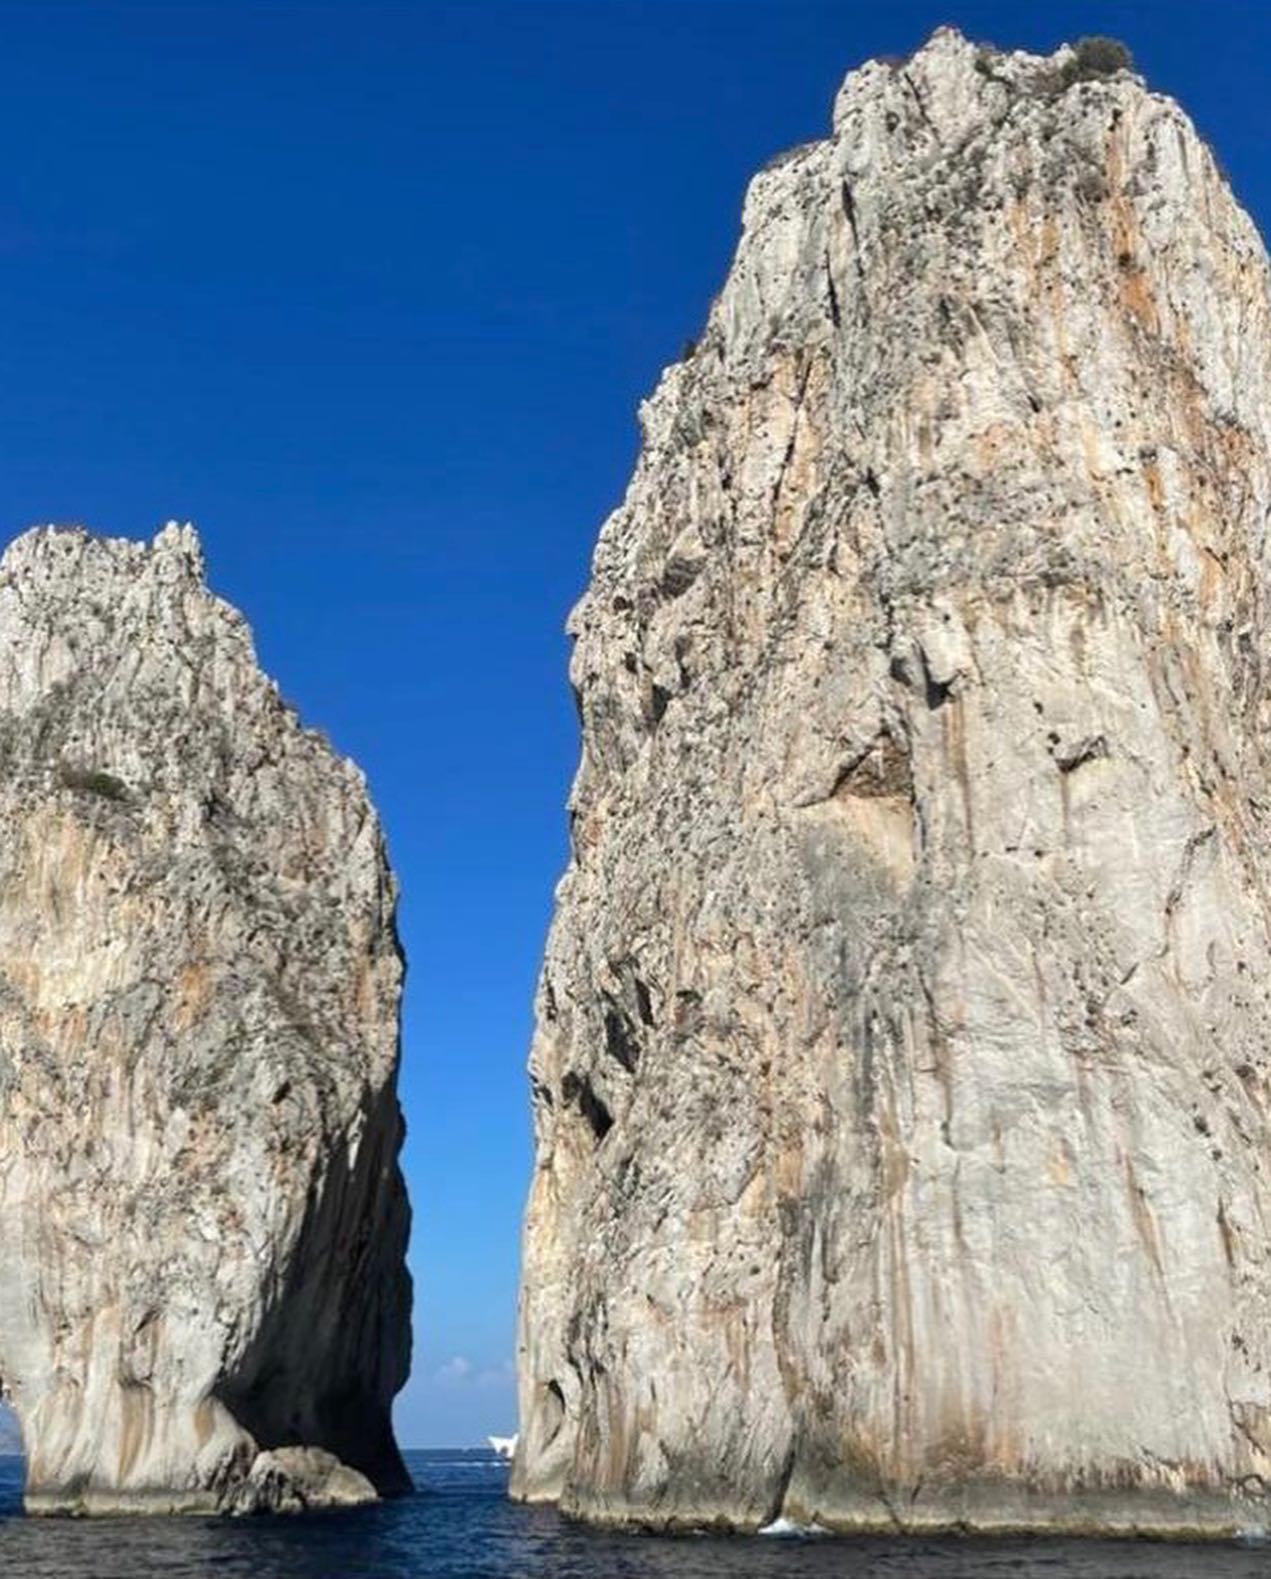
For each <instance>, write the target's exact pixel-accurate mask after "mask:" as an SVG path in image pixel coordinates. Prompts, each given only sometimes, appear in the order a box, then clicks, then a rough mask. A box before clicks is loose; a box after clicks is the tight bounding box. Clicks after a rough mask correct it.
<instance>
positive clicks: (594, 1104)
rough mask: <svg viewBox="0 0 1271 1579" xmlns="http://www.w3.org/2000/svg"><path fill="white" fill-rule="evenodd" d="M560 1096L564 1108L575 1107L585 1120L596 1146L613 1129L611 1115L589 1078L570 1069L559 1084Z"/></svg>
mask: <svg viewBox="0 0 1271 1579" xmlns="http://www.w3.org/2000/svg"><path fill="white" fill-rule="evenodd" d="M560 1095H561V1101H562V1102H563V1103H564V1104H565V1106H566V1107H576V1108H577V1109H578V1111H579V1112H580V1113H581V1114H582V1116H583V1117H584V1118H585V1119H586V1120H587V1123H588V1125H589V1126H590V1128H591V1133H592V1135H593V1136H594V1137H595V1140H596V1144H597V1146H598V1145H599V1144H600V1143H601V1141H602V1140H604V1138H605V1136H606V1135H607V1134H608V1133H609V1131H610V1130H611V1129H612V1128H613V1114H612V1113H611V1112H610V1111H609V1109H608V1108H607V1107H606V1106H605V1104H604V1103H603V1102H602V1101H601V1099H600V1098H599V1097H598V1096H597V1095H596V1090H595V1087H594V1086H593V1085H592V1083H591V1079H590V1077H589V1076H587V1075H580V1074H578V1073H577V1071H576V1070H573V1069H571V1070H570V1071H569V1073H568V1074H567V1075H566V1076H565V1078H564V1079H563V1080H562V1081H561V1083H560Z"/></svg>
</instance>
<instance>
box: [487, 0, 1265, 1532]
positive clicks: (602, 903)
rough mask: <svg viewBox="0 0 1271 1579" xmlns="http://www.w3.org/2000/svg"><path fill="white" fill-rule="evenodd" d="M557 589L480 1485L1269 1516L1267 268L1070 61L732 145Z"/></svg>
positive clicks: (867, 1521) (1164, 137) (611, 1504)
mask: <svg viewBox="0 0 1271 1579" xmlns="http://www.w3.org/2000/svg"><path fill="white" fill-rule="evenodd" d="M641 416H642V424H643V429H644V450H643V454H642V457H641V459H640V463H639V466H638V468H637V471H636V474H635V477H634V479H633V481H632V483H631V487H630V489H629V491H628V494H627V497H626V499H625V501H624V502H623V504H622V505H621V507H620V508H619V509H618V510H617V511H616V512H615V513H614V515H613V516H612V517H611V518H610V520H609V521H608V522H607V523H606V525H605V527H604V529H603V531H602V533H601V537H600V542H599V545H598V547H597V550H596V555H595V561H594V565H593V572H592V579H591V584H590V587H589V589H588V591H587V594H586V596H585V597H584V599H583V601H582V602H581V604H580V605H579V607H578V608H577V610H576V611H575V613H574V615H573V617H572V621H571V629H572V631H573V633H574V635H575V636H576V637H577V646H576V649H575V652H574V658H573V665H572V670H571V674H572V679H573V682H574V685H575V688H576V691H577V693H578V699H579V708H580V712H581V716H582V731H583V751H582V762H581V766H580V769H579V772H578V776H577V779H576V781H575V785H574V790H573V795H572V798H571V803H570V813H571V825H572V859H571V862H570V867H569V870H568V872H567V873H566V875H565V877H564V880H563V882H562V883H561V886H560V889H559V891H558V905H557V912H556V917H555V920H554V923H553V928H552V933H551V938H550V941H549V944H548V949H547V958H546V962H545V965H544V970H543V977H542V983H541V989H540V993H539V999H538V1027H537V1035H536V1039H535V1043H534V1050H533V1055H532V1060H531V1073H532V1079H533V1090H534V1101H535V1122H536V1141H537V1165H536V1170H535V1175H534V1182H533V1188H532V1194H531V1197H530V1202H529V1209H528V1214H527V1220H526V1227H525V1244H524V1256H525V1263H524V1282H523V1296H522V1316H521V1348H520V1379H521V1381H520V1385H521V1435H520V1443H519V1448H518V1453H517V1460H516V1465H515V1469H514V1476H513V1485H514V1490H515V1491H516V1493H517V1494H518V1495H520V1496H522V1497H526V1498H542V1499H555V1500H558V1501H559V1502H560V1503H561V1505H562V1506H563V1507H565V1508H566V1509H567V1510H569V1511H571V1512H574V1513H577V1514H580V1515H583V1516H585V1517H588V1518H593V1519H597V1520H610V1521H627V1522H633V1523H639V1524H654V1525H674V1524H681V1525H691V1524H696V1523H702V1522H723V1523H729V1524H733V1525H737V1526H740V1527H743V1528H751V1529H753V1528H755V1527H757V1526H760V1525H763V1524H765V1523H767V1522H768V1521H769V1520H772V1519H774V1518H777V1517H779V1516H780V1517H783V1518H786V1519H790V1520H793V1521H795V1522H798V1523H807V1522H811V1521H815V1522H817V1523H820V1524H823V1525H829V1526H833V1527H835V1528H839V1529H863V1528H882V1529H895V1528H902V1529H911V1530H923V1529H933V1528H949V1527H973V1528H980V1529H995V1530H1002V1529H1020V1528H1024V1529H1044V1530H1056V1529H1063V1530H1077V1531H1098V1532H1120V1533H1131V1532H1133V1533H1143V1532H1155V1533H1171V1534H1187V1533H1197V1532H1205V1533H1208V1534H1230V1533H1232V1532H1233V1531H1236V1530H1239V1529H1241V1528H1245V1527H1249V1526H1268V1525H1271V1496H1269V1488H1271V1258H1269V1257H1268V1254H1267V1243H1268V1236H1267V1223H1268V1221H1271V732H1269V730H1268V724H1269V722H1271V716H1269V715H1271V709H1269V704H1268V694H1269V693H1268V673H1269V672H1271V610H1269V608H1268V578H1269V575H1271V550H1269V547H1268V542H1269V540H1268V534H1267V523H1268V520H1269V519H1271V289H1269V280H1268V264H1267V257H1266V253H1265V251H1264V249H1263V246H1262V243H1261V241H1260V239H1259V237H1258V234H1257V231H1256V230H1255V228H1254V225H1253V224H1252V222H1251V221H1250V219H1249V217H1248V215H1246V214H1245V213H1244V212H1243V211H1242V210H1241V209H1240V207H1239V205H1238V204H1237V203H1236V202H1235V200H1234V198H1233V197H1232V194H1231V192H1230V190H1229V188H1228V186H1227V183H1226V182H1225V180H1224V179H1223V176H1222V174H1221V172H1220V170H1219V169H1218V167H1217V166H1216V164H1215V162H1214V159H1213V158H1212V156H1211V155H1210V153H1209V151H1208V150H1207V149H1206V148H1205V146H1204V144H1203V143H1202V142H1201V141H1200V139H1199V138H1198V137H1197V135H1196V132H1195V130H1194V128H1193V127H1192V125H1191V124H1190V122H1189V121H1188V119H1187V117H1186V115H1184V113H1183V112H1182V111H1181V110H1180V109H1179V107H1178V106H1177V105H1176V104H1174V103H1173V102H1172V101H1171V100H1169V99H1167V98H1164V97H1162V96H1161V95H1159V94H1155V93H1152V92H1151V91H1149V90H1148V88H1147V87H1145V85H1144V84H1143V82H1142V81H1141V80H1140V79H1139V78H1138V77H1137V76H1135V75H1134V74H1133V72H1132V71H1130V70H1128V69H1126V57H1125V52H1124V51H1123V50H1119V49H1118V48H1117V47H1116V46H1114V45H1109V44H1108V43H1107V42H1106V41H1104V42H1102V43H1097V42H1092V43H1087V44H1086V46H1085V47H1082V48H1077V49H1073V48H1064V49H1062V50H1060V51H1058V52H1057V53H1056V54H1054V55H1052V56H1049V57H1039V56H1034V55H1028V54H1024V53H1008V52H999V51H997V50H993V49H989V48H985V47H977V46H976V45H975V44H973V43H971V42H970V41H969V40H967V39H965V38H963V37H961V36H960V35H958V34H957V33H955V32H953V31H950V30H942V31H940V32H939V33H937V34H936V35H935V36H934V37H933V38H932V39H931V41H930V42H929V43H928V44H927V45H926V46H925V47H924V48H923V49H921V50H920V51H919V52H918V53H917V54H916V55H915V56H913V57H912V58H911V59H909V60H907V61H904V62H900V63H896V62H892V63H884V62H871V63H869V64H867V65H866V66H864V67H863V68H862V69H861V70H859V71H857V72H854V73H853V74H852V75H851V76H850V77H849V78H848V80H847V82H846V84H845V85H844V87H843V89H842V91H841V93H840V94H839V97H838V100H837V103H836V106H835V112H834V120H833V127H832V130H831V133H830V135H829V136H828V137H827V138H826V139H825V140H823V141H819V142H815V143H809V144H806V145H804V146H802V147H799V148H796V149H792V150H791V151H790V152H789V153H788V154H786V155H785V156H783V157H781V158H778V159H776V160H774V161H773V162H772V163H771V164H770V165H769V166H768V167H767V168H766V169H765V170H763V171H762V172H761V173H760V174H759V175H757V176H756V178H755V180H754V182H753V183H752V184H751V187H750V190H749V193H748V195H747V199H746V205H745V212H744V218H743V225H742V237H741V241H740V244H739V247H738V250H737V255H736V258H735V260H734V263H733V267H732V270H731V272H730V275H729V278H728V280H727V282H726V284H725V286H724V288H723V290H722V292H721V294H720V295H719V297H718V299H717V300H716V302H715V304H714V306H713V307H712V309H711V312H710V316H709V319H708V322H707V324H706V326H705V329H704V331H703V333H702V336H701V338H700V340H699V341H698V343H697V346H696V348H695V349H694V351H693V352H692V354H691V355H689V356H688V357H687V358H686V359H685V360H684V361H683V362H682V363H680V364H679V365H677V366H675V367H672V368H670V369H668V371H667V372H666V373H665V375H664V377H663V379H662V381H661V383H660V385H659V387H658V389H657V391H656V392H655V394H654V395H653V396H652V398H651V399H650V400H649V401H648V403H647V404H646V405H645V407H644V409H643V411H642V413H641Z"/></svg>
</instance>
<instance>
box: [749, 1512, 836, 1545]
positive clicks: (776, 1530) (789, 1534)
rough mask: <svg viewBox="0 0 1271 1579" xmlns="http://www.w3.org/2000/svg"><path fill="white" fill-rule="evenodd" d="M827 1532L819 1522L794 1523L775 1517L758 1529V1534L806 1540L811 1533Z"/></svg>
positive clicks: (822, 1533)
mask: <svg viewBox="0 0 1271 1579" xmlns="http://www.w3.org/2000/svg"><path fill="white" fill-rule="evenodd" d="M828 1533H829V1532H828V1531H827V1530H825V1529H823V1528H822V1527H821V1525H819V1524H796V1523H795V1522H794V1520H793V1519H787V1518H784V1517H782V1518H777V1519H774V1520H773V1521H772V1523H771V1524H765V1525H764V1527H763V1529H761V1530H760V1531H759V1534H760V1535H775V1536H777V1537H778V1539H785V1540H807V1539H808V1538H809V1537H810V1536H813V1535H826V1534H828Z"/></svg>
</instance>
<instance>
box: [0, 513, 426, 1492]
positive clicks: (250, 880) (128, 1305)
mask: <svg viewBox="0 0 1271 1579" xmlns="http://www.w3.org/2000/svg"><path fill="white" fill-rule="evenodd" d="M0 766H2V772H0V830H2V833H3V837H0V1386H2V1387H3V1390H4V1393H5V1395H6V1396H7V1397H8V1399H9V1400H10V1401H11V1402H12V1404H13V1406H14V1408H15V1409H16V1411H17V1413H18V1415H19V1417H20V1419H21V1422H22V1427H23V1434H24V1438H25V1445H26V1453H27V1472H28V1484H27V1506H28V1508H29V1509H31V1510H32V1511H34V1512H75V1513H82V1512H87V1513H96V1512H115V1511H206V1510H209V1509H226V1510H234V1511H247V1510H250V1509H253V1508H257V1507H269V1508H279V1507H283V1508H287V1507H300V1506H318V1505H326V1504H331V1503H339V1504H345V1503H348V1502H350V1501H357V1500H366V1499H371V1498H374V1496H375V1495H376V1494H377V1493H391V1492H394V1491H398V1490H404V1489H406V1487H407V1484H408V1482H407V1477H406V1473H405V1469H404V1467H403V1465H402V1462H401V1459H400V1456H399V1454H398V1451H397V1448H396V1445H395V1443H394V1441H393V1435H392V1429H391V1425H390V1418H389V1410H390V1405H391V1402H392V1399H393V1396H394V1394H395V1393H396V1392H397V1390H398V1388H399V1387H400V1386H401V1384H402V1382H403V1381H404V1379H405V1376H406V1371H407V1366H408V1360H409V1314H410V1284H409V1279H408V1276H407V1273H406V1270H405V1265H404V1259H403V1257H404V1251H405V1242H406V1234H407V1227H408V1207H407V1203H406V1196H405V1190H404V1186H403V1183H402V1179H401V1176H400V1173H399V1171H398V1167H397V1154H398V1149H399V1146H400V1141H401V1135H402V1124H401V1118H400V1115H399V1111H398V1105H397V1098H396V1094H395V1082H396V1070H397V1056H398V1000H399V993H400V986H401V979H402V961H401V955H400V950H399V948H398V943H397V938H396V933H395V930H394V922H393V913H394V905H395V896H396V890H395V885H394V881H393V878H392V876H391V874H390V872H389V869H388V866H387V863H386V859H385V853H384V846H383V840H382V837H381V833H380V828H379V823H378V821H377V819H376V816H375V813H374V811H373V809H372V807H371V805H370V802H369V800H368V798H367V794H366V787H365V783H364V780H363V778H362V775H361V773H360V772H359V771H358V769H357V768H356V767H355V766H354V765H353V764H352V763H351V762H349V761H347V760H344V759H341V758H340V757H339V756H337V755H336V754H335V753H334V752H333V751H332V749H331V747H330V746H329V745H328V744H327V742H326V741H325V740H324V739H323V738H322V737H321V736H319V735H317V734H315V733H313V732H311V731H309V730H306V729H304V728H302V727H301V725H300V723H299V721H298V720H297V718H296V715H295V713H294V712H293V711H292V710H291V709H290V708H289V707H288V706H287V705H286V704H285V703H284V702H283V701H282V700H281V699H280V697H279V695H278V691H277V688H276V687H275V686H274V685H273V683H272V682H271V681H269V680H268V679H267V678H266V677H265V676H264V675H263V674H262V673H261V671H260V669H259V668H258V666H257V663H256V659H255V655H254V652H253V649H252V642H251V637H250V634H249V632H248V629H247V626H246V624H245V622H244V621H243V619H242V617H241V616H240V615H239V614H238V613H237V612H235V610H233V609H231V608H230V607H228V606H227V605H226V604H225V603H223V602H221V601H220V600H219V599H218V598H216V597H214V596H213V595H212V594H211V593H210V592H209V591H208V589H207V586H206V585H205V583H204V579H203V563H202V557H201V553H200V549H199V544H198V540H197V538H196V536H195V533H194V531H193V529H192V528H191V527H177V526H169V527H167V528H166V529H165V530H164V531H163V532H161V533H160V534H159V536H158V537H157V538H156V539H155V541H154V543H153V544H152V545H150V546H146V545H145V544H141V543H135V542H126V541H118V540H105V539H100V538H95V537H92V536H90V535H89V534H87V533H85V532H82V531H78V530H76V531H63V530H55V529H53V528H48V529H41V530H37V531H33V532H29V533H27V534H26V535H25V536H24V537H22V538H20V539H18V540H17V541H16V542H15V543H13V544H12V545H11V546H10V548H9V549H8V551H7V552H6V553H5V555H4V558H3V560H0Z"/></svg>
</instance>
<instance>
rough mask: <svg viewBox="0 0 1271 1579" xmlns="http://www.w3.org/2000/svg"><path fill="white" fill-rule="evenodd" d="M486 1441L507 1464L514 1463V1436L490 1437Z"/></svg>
mask: <svg viewBox="0 0 1271 1579" xmlns="http://www.w3.org/2000/svg"><path fill="white" fill-rule="evenodd" d="M486 1441H487V1442H488V1443H489V1444H490V1446H491V1447H492V1448H493V1449H494V1451H495V1452H496V1453H497V1454H498V1455H499V1457H500V1458H501V1459H502V1460H503V1462H504V1463H505V1464H510V1463H511V1462H512V1455H513V1453H515V1452H516V1438H515V1437H514V1436H488V1437H486Z"/></svg>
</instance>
